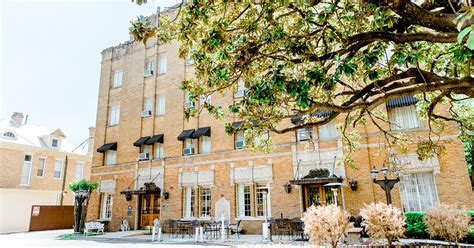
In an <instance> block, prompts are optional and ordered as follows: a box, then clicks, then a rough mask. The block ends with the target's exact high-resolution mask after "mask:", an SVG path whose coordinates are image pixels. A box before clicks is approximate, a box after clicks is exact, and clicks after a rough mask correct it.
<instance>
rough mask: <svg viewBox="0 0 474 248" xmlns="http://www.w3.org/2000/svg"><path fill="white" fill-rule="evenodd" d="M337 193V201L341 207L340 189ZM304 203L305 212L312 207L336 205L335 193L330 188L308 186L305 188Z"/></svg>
mask: <svg viewBox="0 0 474 248" xmlns="http://www.w3.org/2000/svg"><path fill="white" fill-rule="evenodd" d="M337 191H338V195H337V198H338V199H337V201H338V205H340V203H341V200H340V197H341V194H340V188H338V190H337ZM304 203H305V204H304V210H305V211H306V209H307V208H309V207H311V206H312V205H315V206H320V205H328V204H334V191H333V190H332V189H331V188H330V187H323V186H322V185H306V186H304Z"/></svg>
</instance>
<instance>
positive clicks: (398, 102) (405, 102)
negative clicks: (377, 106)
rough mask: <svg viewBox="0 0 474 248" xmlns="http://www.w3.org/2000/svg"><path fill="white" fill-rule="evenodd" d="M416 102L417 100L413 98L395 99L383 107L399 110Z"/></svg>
mask: <svg viewBox="0 0 474 248" xmlns="http://www.w3.org/2000/svg"><path fill="white" fill-rule="evenodd" d="M417 102H418V99H417V98H416V97H414V96H402V97H398V98H395V99H391V100H388V101H387V103H385V105H386V106H387V108H388V109H392V108H400V107H405V106H410V105H414V104H416V103H417Z"/></svg>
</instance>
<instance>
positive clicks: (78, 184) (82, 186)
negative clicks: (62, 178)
mask: <svg viewBox="0 0 474 248" xmlns="http://www.w3.org/2000/svg"><path fill="white" fill-rule="evenodd" d="M96 188H97V183H91V182H89V181H87V180H86V179H82V180H79V181H72V182H70V183H69V189H70V190H71V191H72V192H77V191H78V190H87V191H92V190H94V189H96Z"/></svg>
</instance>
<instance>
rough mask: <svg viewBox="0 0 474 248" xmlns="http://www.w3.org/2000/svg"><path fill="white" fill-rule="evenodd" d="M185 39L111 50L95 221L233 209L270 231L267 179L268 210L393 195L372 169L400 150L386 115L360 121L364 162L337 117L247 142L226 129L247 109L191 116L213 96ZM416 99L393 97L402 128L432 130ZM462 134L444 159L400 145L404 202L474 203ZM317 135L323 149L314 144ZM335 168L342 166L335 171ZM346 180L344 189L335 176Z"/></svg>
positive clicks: (106, 57) (104, 73)
mask: <svg viewBox="0 0 474 248" xmlns="http://www.w3.org/2000/svg"><path fill="white" fill-rule="evenodd" d="M150 18H152V19H155V18H156V15H154V16H151V17H150ZM124 28H126V27H124ZM178 47H179V44H178V42H177V41H173V42H171V43H170V44H159V43H156V42H155V41H153V40H151V41H149V42H148V43H147V44H146V45H143V44H138V43H136V42H134V41H127V42H125V43H123V44H120V45H117V46H114V47H110V48H107V49H105V50H103V52H102V63H101V77H100V86H99V99H98V107H97V121H96V133H95V150H94V154H93V167H92V172H91V180H92V181H95V182H97V183H99V188H98V190H96V191H95V192H94V193H93V194H92V196H91V199H90V205H89V210H88V219H89V220H97V219H100V220H106V221H109V225H108V226H109V230H111V231H117V230H118V229H119V227H120V223H121V221H122V219H124V218H126V219H128V221H129V223H130V225H131V228H132V229H142V228H144V227H145V226H149V225H152V224H151V223H152V221H153V219H155V218H158V219H160V220H166V219H202V220H208V219H212V218H214V219H218V218H220V216H221V213H228V214H229V215H230V216H229V218H230V220H231V222H235V221H236V220H239V219H240V220H242V225H243V230H244V231H245V232H247V233H259V232H260V224H259V223H260V222H262V221H263V219H264V215H265V211H264V210H265V206H264V202H265V201H264V198H265V197H266V194H265V192H266V191H267V190H268V192H269V194H268V201H266V202H267V209H268V211H267V212H268V213H267V215H268V216H271V217H275V218H278V217H280V216H284V217H288V218H294V217H301V216H302V214H303V212H304V211H305V209H306V208H307V207H308V206H310V205H312V204H328V203H332V202H334V201H335V200H336V198H337V201H338V204H340V205H342V206H343V207H344V208H345V209H347V210H348V211H349V212H350V213H351V214H353V215H357V214H358V211H359V209H360V208H361V207H362V206H363V205H364V204H365V203H370V202H377V201H383V202H385V194H384V191H383V190H382V189H381V188H380V187H379V186H378V185H375V184H374V183H373V182H372V178H371V173H370V171H371V169H372V168H373V167H374V166H375V167H377V168H378V169H379V170H380V167H381V165H382V164H383V163H387V161H391V160H392V159H393V158H389V157H388V155H387V154H388V153H387V150H386V149H385V148H384V147H383V144H382V143H381V140H383V138H382V134H381V133H380V132H379V131H378V129H377V128H376V127H375V125H373V124H371V123H369V122H367V124H366V125H365V126H360V127H357V130H358V131H359V132H360V135H361V139H360V145H359V146H358V149H357V151H356V152H355V154H354V155H353V159H354V161H355V163H356V164H357V168H352V167H351V166H347V165H344V164H343V163H342V162H341V161H342V159H341V158H342V157H343V156H344V151H343V147H342V141H341V137H340V134H339V133H338V131H336V128H335V122H333V123H329V124H327V125H325V126H322V127H319V128H314V130H298V132H294V133H286V134H282V135H276V134H274V133H270V136H271V137H272V139H273V143H274V144H275V148H274V149H273V151H272V152H271V153H269V154H263V153H253V152H251V151H249V150H247V149H241V148H242V146H243V135H242V133H240V132H238V133H236V134H235V135H228V134H226V132H225V130H224V123H234V125H238V124H239V119H237V118H235V119H232V118H226V119H224V120H217V119H214V118H212V117H210V116H208V115H207V113H204V112H203V114H201V115H200V116H199V117H198V118H190V119H189V120H187V119H185V117H184V110H185V108H190V107H193V106H198V105H199V104H201V103H200V102H199V101H197V102H190V101H189V99H188V98H187V95H186V94H185V92H183V91H181V90H180V89H179V85H180V82H181V81H182V80H183V79H185V78H189V77H192V76H193V73H194V72H193V61H190V60H182V59H180V58H178V56H177V53H178ZM244 93H245V89H244V86H243V85H242V86H240V87H239V89H238V91H236V92H227V93H226V94H214V95H212V96H211V97H210V98H208V99H202V100H201V101H211V102H212V104H221V105H228V104H230V103H232V102H233V101H239V99H240V98H241V97H242V96H243V94H244ZM415 103H416V99H415V98H413V97H403V98H399V99H395V100H391V101H390V102H387V104H386V105H385V108H386V111H387V112H388V115H389V117H390V119H391V120H392V122H394V123H398V125H394V126H392V127H391V130H392V131H391V132H393V133H399V132H406V134H407V135H409V136H412V137H415V136H422V137H427V134H428V128H427V127H426V123H423V122H422V121H421V120H420V119H419V118H418V117H417V114H416V112H415V106H414V104H415ZM325 113H326V112H324V111H321V112H318V114H319V115H324V114H325ZM292 121H293V122H296V121H298V117H295V118H293V120H292ZM338 121H342V120H341V119H338V120H336V123H337V122H338ZM290 124H291V123H290V121H288V123H282V125H290ZM387 125H388V124H387ZM387 128H390V127H388V126H387ZM309 131H311V132H312V136H309V135H308V132H309ZM457 133H458V130H457V129H456V128H455V127H451V128H448V129H447V130H445V131H444V132H443V133H442V135H441V138H440V139H441V140H443V141H450V142H448V143H447V145H446V151H445V152H443V153H442V154H440V155H439V156H436V157H434V158H432V159H428V160H425V161H419V160H418V158H417V156H416V154H415V151H414V147H410V149H411V150H410V151H409V152H408V154H405V153H404V154H401V153H400V155H399V156H398V158H399V159H400V161H403V163H404V165H405V166H404V176H402V177H401V181H400V183H398V184H397V185H396V186H395V188H394V190H393V191H392V198H393V202H394V204H395V205H396V206H399V207H401V208H403V209H404V211H414V210H423V209H425V208H427V207H429V206H431V205H433V204H437V203H440V202H443V203H460V204H463V205H464V206H466V207H469V208H473V207H474V193H473V191H472V188H471V182H470V179H469V175H468V171H467V166H466V160H465V157H464V152H463V149H462V146H461V142H460V140H459V139H457V137H456V135H457ZM310 137H312V138H313V139H314V148H315V149H308V141H307V140H308V139H309V138H310ZM312 146H313V145H312ZM314 169H325V170H320V171H319V172H320V173H321V172H322V174H321V175H319V176H317V177H311V175H309V176H308V174H309V172H310V170H314ZM327 171H329V173H330V174H331V175H336V176H337V177H333V176H330V177H327V175H324V174H325V173H326V172H327ZM326 174H327V173H326ZM150 182H154V183H155V185H152V184H148V183H150ZM338 182H339V183H340V184H341V185H340V186H336V187H337V188H338V189H337V193H338V194H337V196H336V197H335V195H334V193H335V191H333V190H332V189H331V187H330V186H327V184H328V183H338ZM354 182H357V185H354ZM336 185H337V184H336ZM351 185H352V187H350V186H351ZM153 186H156V187H153Z"/></svg>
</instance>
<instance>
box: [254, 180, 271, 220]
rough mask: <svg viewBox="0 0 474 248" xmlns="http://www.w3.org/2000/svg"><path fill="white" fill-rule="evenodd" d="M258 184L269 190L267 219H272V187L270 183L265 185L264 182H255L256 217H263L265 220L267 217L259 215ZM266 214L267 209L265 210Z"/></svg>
mask: <svg viewBox="0 0 474 248" xmlns="http://www.w3.org/2000/svg"><path fill="white" fill-rule="evenodd" d="M258 184H262V185H263V184H264V185H265V187H266V188H267V190H268V194H267V216H266V217H267V218H269V217H271V216H272V201H271V187H270V185H269V183H264V182H255V192H254V194H255V202H254V205H255V217H261V218H263V219H265V215H257V204H258V202H257V185H258ZM263 211H264V212H265V209H264V210H263Z"/></svg>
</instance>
